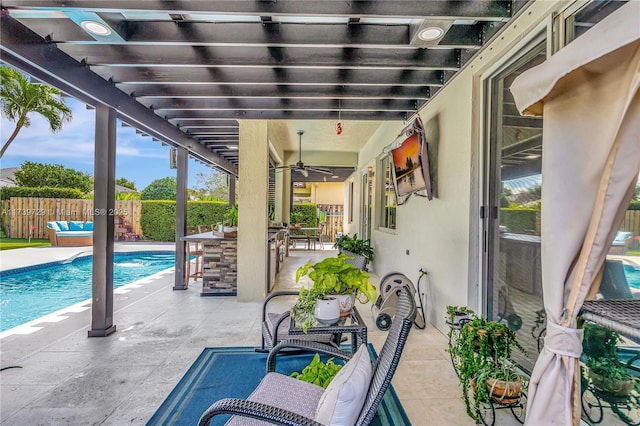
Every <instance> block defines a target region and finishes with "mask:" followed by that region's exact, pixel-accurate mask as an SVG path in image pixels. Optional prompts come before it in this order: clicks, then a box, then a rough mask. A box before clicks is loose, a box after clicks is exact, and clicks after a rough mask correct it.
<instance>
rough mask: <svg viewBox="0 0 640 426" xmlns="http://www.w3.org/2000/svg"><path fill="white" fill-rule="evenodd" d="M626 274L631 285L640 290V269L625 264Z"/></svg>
mask: <svg viewBox="0 0 640 426" xmlns="http://www.w3.org/2000/svg"><path fill="white" fill-rule="evenodd" d="M624 274H625V275H626V276H627V281H628V282H629V287H631V288H632V289H638V290H640V269H636V268H634V267H633V266H630V265H624Z"/></svg>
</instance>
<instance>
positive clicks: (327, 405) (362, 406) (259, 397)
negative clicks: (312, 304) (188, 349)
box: [199, 288, 416, 426]
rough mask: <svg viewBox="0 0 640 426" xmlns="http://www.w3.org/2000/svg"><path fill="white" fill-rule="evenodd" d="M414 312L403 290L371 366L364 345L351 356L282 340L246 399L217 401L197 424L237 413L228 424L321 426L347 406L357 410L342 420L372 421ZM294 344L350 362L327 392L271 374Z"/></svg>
mask: <svg viewBox="0 0 640 426" xmlns="http://www.w3.org/2000/svg"><path fill="white" fill-rule="evenodd" d="M415 316H416V306H415V302H414V300H413V298H412V297H411V296H410V294H409V291H408V290H407V289H406V288H403V289H402V290H401V294H400V300H399V302H398V309H397V311H396V315H395V318H394V320H393V323H392V325H391V328H390V330H389V334H388V335H387V340H386V341H385V343H384V345H383V347H382V350H381V351H380V356H379V357H378V359H377V360H376V361H374V362H373V363H372V364H371V361H370V359H369V357H368V356H366V357H365V356H363V355H362V354H363V353H364V354H366V353H367V351H366V349H365V348H366V346H365V345H362V346H361V347H360V348H359V349H358V351H357V352H356V354H354V355H353V358H351V354H348V353H345V352H343V351H340V350H338V349H336V348H334V347H332V346H328V345H323V344H321V343H317V342H306V341H300V340H289V341H285V342H282V343H279V344H278V345H276V347H275V348H274V349H273V350H272V351H271V352H270V353H269V356H268V357H267V367H268V371H270V372H268V373H267V375H266V376H265V377H264V378H263V379H262V381H261V382H260V384H259V385H258V387H257V388H256V389H255V390H254V391H253V393H252V394H251V395H250V396H249V398H248V400H242V399H235V398H225V399H222V400H220V401H217V402H215V403H214V404H213V405H212V406H211V407H209V409H207V411H205V413H204V414H203V415H202V416H201V417H200V422H199V425H200V426H206V425H209V424H210V422H211V420H212V418H213V417H214V416H216V415H220V414H233V417H232V418H231V419H230V420H229V423H227V424H229V425H254V424H263V423H262V422H258V421H256V420H260V419H264V421H265V422H271V423H276V424H278V423H279V424H286V425H322V424H329V423H333V419H335V417H333V416H336V415H338V414H339V412H341V410H344V411H342V413H343V414H345V413H351V414H353V413H355V417H354V418H353V421H351V418H348V419H347V418H343V419H342V420H343V422H344V423H350V424H356V425H368V424H370V423H371V421H372V420H373V418H374V416H375V414H376V411H377V409H378V406H379V405H380V402H381V401H382V398H383V396H384V394H385V392H386V391H387V389H388V387H389V384H390V383H391V378H392V377H393V375H394V373H395V371H396V368H397V366H398V363H399V362H400V356H401V355H402V350H403V348H404V345H405V343H406V341H407V337H408V335H409V331H411V327H412V326H413V320H414V319H415ZM291 347H295V348H299V349H304V350H308V351H311V352H319V353H324V354H327V355H331V356H333V357H336V358H339V359H343V360H345V361H348V362H347V364H345V366H344V367H343V368H342V370H340V372H338V375H336V377H335V378H334V379H333V381H332V382H331V384H329V387H327V389H326V390H324V389H322V387H320V386H316V385H314V384H311V383H307V382H303V381H300V380H298V379H294V378H292V377H289V376H286V375H283V374H279V373H275V372H273V371H274V370H275V359H276V355H277V353H278V352H279V351H280V350H282V349H286V348H291ZM367 364H369V367H371V370H372V372H371V374H370V375H368V372H367V371H366V370H368V367H367ZM350 374H351V375H350ZM367 379H368V380H367ZM344 383H349V386H348V388H349V391H350V392H348V393H350V394H351V395H350V396H351V397H350V398H345V395H344V394H345V393H346V392H342V391H343V386H342V385H343V384H344ZM359 384H362V386H359ZM335 400H337V403H336V405H335V408H334V407H333V404H332V402H331V401H335ZM332 408H333V410H331V409H332ZM327 409H329V415H332V417H331V421H327V420H326V417H325V416H326V415H327V411H326V410H327ZM264 424H266V423H264Z"/></svg>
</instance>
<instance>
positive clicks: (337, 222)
mask: <svg viewBox="0 0 640 426" xmlns="http://www.w3.org/2000/svg"><path fill="white" fill-rule="evenodd" d="M318 208H319V209H320V210H322V211H323V212H324V213H325V227H324V231H323V233H322V235H324V236H325V239H326V241H335V238H336V234H337V233H338V232H342V229H343V228H342V225H343V221H344V206H343V205H342V204H318Z"/></svg>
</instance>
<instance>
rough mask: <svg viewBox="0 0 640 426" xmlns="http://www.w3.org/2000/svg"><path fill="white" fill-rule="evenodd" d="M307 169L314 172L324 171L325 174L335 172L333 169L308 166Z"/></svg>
mask: <svg viewBox="0 0 640 426" xmlns="http://www.w3.org/2000/svg"><path fill="white" fill-rule="evenodd" d="M307 170H311V171H312V172H316V173H324V174H325V175H332V174H333V172H332V171H331V170H327V169H319V168H317V167H307Z"/></svg>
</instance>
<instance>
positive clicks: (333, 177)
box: [331, 175, 340, 179]
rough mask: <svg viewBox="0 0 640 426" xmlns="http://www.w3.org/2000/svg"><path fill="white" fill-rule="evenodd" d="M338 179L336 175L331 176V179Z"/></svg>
mask: <svg viewBox="0 0 640 426" xmlns="http://www.w3.org/2000/svg"><path fill="white" fill-rule="evenodd" d="M339 177H340V176H338V175H333V176H331V179H338V178H339Z"/></svg>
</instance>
